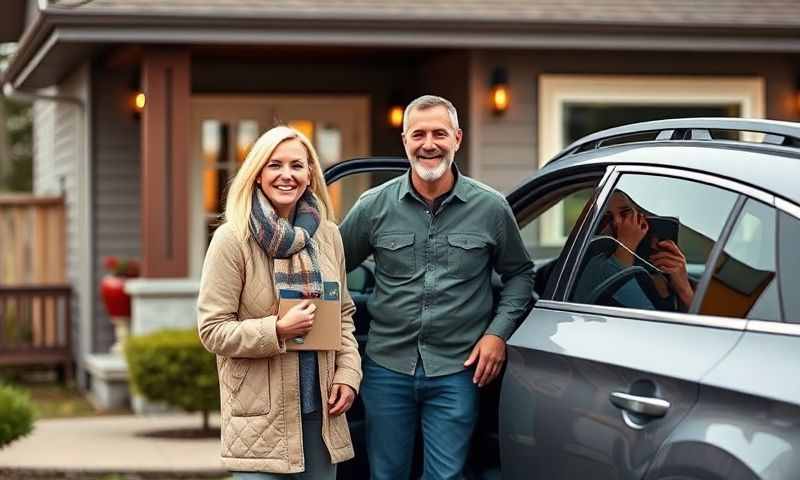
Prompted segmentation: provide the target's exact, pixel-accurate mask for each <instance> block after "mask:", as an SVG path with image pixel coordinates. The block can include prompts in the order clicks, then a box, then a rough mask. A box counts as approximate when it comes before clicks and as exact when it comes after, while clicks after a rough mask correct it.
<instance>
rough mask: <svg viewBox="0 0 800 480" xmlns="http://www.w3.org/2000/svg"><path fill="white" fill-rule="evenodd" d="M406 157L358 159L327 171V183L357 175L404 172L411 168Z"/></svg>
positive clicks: (341, 163)
mask: <svg viewBox="0 0 800 480" xmlns="http://www.w3.org/2000/svg"><path fill="white" fill-rule="evenodd" d="M409 166H410V165H409V163H408V159H407V158H405V157H390V156H387V157H356V158H351V159H350V160H345V161H343V162H339V163H337V164H334V165H331V166H330V167H328V168H326V169H325V183H327V184H328V185H330V184H331V183H333V182H335V181H337V180H339V179H341V178H342V177H346V176H348V175H354V174H356V173H364V172H390V171H404V170H408V168H409Z"/></svg>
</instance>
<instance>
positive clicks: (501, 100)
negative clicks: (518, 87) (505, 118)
mask: <svg viewBox="0 0 800 480" xmlns="http://www.w3.org/2000/svg"><path fill="white" fill-rule="evenodd" d="M489 93H490V95H491V97H490V100H491V104H492V111H493V112H494V113H495V114H496V115H500V114H503V113H504V112H505V111H506V110H508V105H509V103H510V102H511V95H510V91H509V88H508V72H507V71H506V69H505V68H503V67H495V69H494V70H493V71H492V77H491V79H490V86H489Z"/></svg>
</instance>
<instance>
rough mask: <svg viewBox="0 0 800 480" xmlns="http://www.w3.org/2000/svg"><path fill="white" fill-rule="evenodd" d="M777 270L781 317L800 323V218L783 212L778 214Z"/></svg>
mask: <svg viewBox="0 0 800 480" xmlns="http://www.w3.org/2000/svg"><path fill="white" fill-rule="evenodd" d="M779 218H780V220H779V227H778V231H779V232H780V234H779V236H780V239H779V241H778V251H779V258H778V265H779V266H778V272H780V284H781V286H780V288H781V292H780V293H781V298H782V299H783V319H784V321H787V322H792V323H800V254H798V252H797V249H798V245H800V220H798V219H797V218H796V217H793V216H791V215H789V214H787V213H785V212H781V213H780V216H779Z"/></svg>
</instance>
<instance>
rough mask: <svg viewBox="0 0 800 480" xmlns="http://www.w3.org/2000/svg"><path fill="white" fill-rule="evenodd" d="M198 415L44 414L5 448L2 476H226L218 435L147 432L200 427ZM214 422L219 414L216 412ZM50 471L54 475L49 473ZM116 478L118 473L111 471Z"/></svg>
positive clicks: (0, 465)
mask: <svg viewBox="0 0 800 480" xmlns="http://www.w3.org/2000/svg"><path fill="white" fill-rule="evenodd" d="M200 424H201V417H200V415H199V414H196V415H172V414H171V415H152V416H137V415H121V416H100V417H86V418H69V419H52V420H39V421H37V422H36V424H35V426H34V430H33V432H32V433H31V434H30V435H28V436H27V437H25V438H22V439H20V440H17V441H16V442H14V443H12V444H11V445H8V446H6V447H5V448H4V449H2V450H0V478H83V476H82V475H81V473H84V474H86V476H91V477H95V478H96V477H97V476H98V475H101V474H112V473H113V474H129V473H134V474H136V473H138V474H142V475H141V477H137V478H160V477H159V475H158V474H159V473H162V474H164V475H162V477H164V478H176V477H179V478H224V477H227V475H228V473H227V471H225V470H224V469H223V468H222V465H221V464H220V461H219V450H220V441H219V438H210V439H209V438H204V439H171V438H153V437H148V436H145V435H144V434H146V433H147V432H153V431H157V430H175V429H183V428H193V427H198V426H199V425H200ZM211 424H212V426H215V425H218V419H217V418H216V417H212V422H211ZM46 472H50V474H51V475H49V476H48V475H45V473H46ZM112 478H113V477H112Z"/></svg>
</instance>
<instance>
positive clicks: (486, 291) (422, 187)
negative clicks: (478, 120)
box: [341, 95, 533, 480]
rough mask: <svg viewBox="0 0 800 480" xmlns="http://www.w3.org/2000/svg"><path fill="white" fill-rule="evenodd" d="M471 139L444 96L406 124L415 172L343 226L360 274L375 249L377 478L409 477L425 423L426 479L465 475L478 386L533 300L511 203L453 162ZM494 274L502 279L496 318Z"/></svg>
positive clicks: (420, 106) (372, 347) (412, 108)
mask: <svg viewBox="0 0 800 480" xmlns="http://www.w3.org/2000/svg"><path fill="white" fill-rule="evenodd" d="M462 136H463V134H462V132H461V130H460V129H459V128H458V115H457V113H456V110H455V108H454V107H453V105H452V104H451V103H450V102H449V101H447V100H445V99H443V98H440V97H434V96H431V95H425V96H422V97H420V98H418V99H416V100H414V101H413V102H411V103H410V104H409V105H408V107H407V108H406V111H405V115H404V118H403V134H402V139H403V145H404V146H405V150H406V155H407V156H408V159H409V161H410V162H411V169H410V171H409V173H408V175H401V176H400V177H398V178H396V179H394V180H391V181H389V182H387V183H385V184H383V185H381V186H379V187H376V188H374V189H371V190H369V191H367V192H365V193H364V194H363V195H362V196H361V198H360V199H359V201H358V202H357V203H356V205H355V206H353V208H352V210H351V211H350V212H349V213H348V215H347V217H346V218H345V219H344V221H343V222H342V225H341V232H342V238H343V241H344V247H345V257H346V259H347V269H348V270H351V269H353V268H355V267H356V266H357V265H359V264H361V262H363V261H364V259H365V258H366V257H367V256H369V255H370V254H373V255H374V257H375V292H374V294H373V295H372V296H371V297H370V299H369V302H368V306H367V308H368V310H369V312H370V314H371V316H372V323H371V325H370V331H369V341H368V342H367V358H366V359H365V367H364V380H363V383H362V389H361V392H362V398H363V401H364V406H365V409H366V418H367V453H368V457H369V463H370V470H371V478H372V480H407V479H408V477H409V474H410V469H411V462H412V453H413V447H414V438H415V432H416V429H417V426H418V425H420V424H421V428H422V439H423V443H424V449H423V452H424V455H423V458H424V467H423V469H424V472H423V478H424V479H425V480H436V479H458V478H460V477H461V471H462V470H463V468H464V464H465V463H466V459H467V453H468V449H469V441H470V436H471V434H472V430H473V428H474V426H475V422H476V420H477V415H478V387H482V386H484V385H487V384H488V383H490V382H492V381H493V380H494V379H495V378H496V377H497V375H498V374H499V372H500V369H501V368H502V365H503V362H504V360H505V348H506V344H505V342H506V339H508V337H509V336H510V335H511V334H512V333H513V331H514V329H515V328H516V326H517V325H518V322H519V320H520V319H521V316H522V315H523V314H524V313H525V312H526V311H527V309H528V308H529V307H530V306H531V303H532V300H533V264H532V263H531V260H530V258H529V257H528V253H527V251H526V250H525V248H524V246H523V243H522V239H521V238H520V234H519V229H518V227H517V224H516V221H515V219H514V216H513V213H512V212H511V208H510V207H509V206H508V203H507V202H506V201H505V198H504V197H503V196H502V195H501V194H499V193H498V192H496V191H494V190H492V189H491V188H489V187H487V186H485V185H483V184H481V183H479V182H477V181H475V180H473V179H471V178H468V177H466V176H464V175H463V174H461V173H460V172H459V171H458V169H457V168H456V167H455V166H454V165H453V159H454V157H455V153H456V151H458V148H459V146H460V145H461V139H462ZM492 270H495V271H497V272H498V273H499V274H500V275H501V277H502V280H503V289H502V292H501V295H500V301H499V303H498V305H497V310H496V313H495V314H494V316H493V317H492V287H491V274H492Z"/></svg>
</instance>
